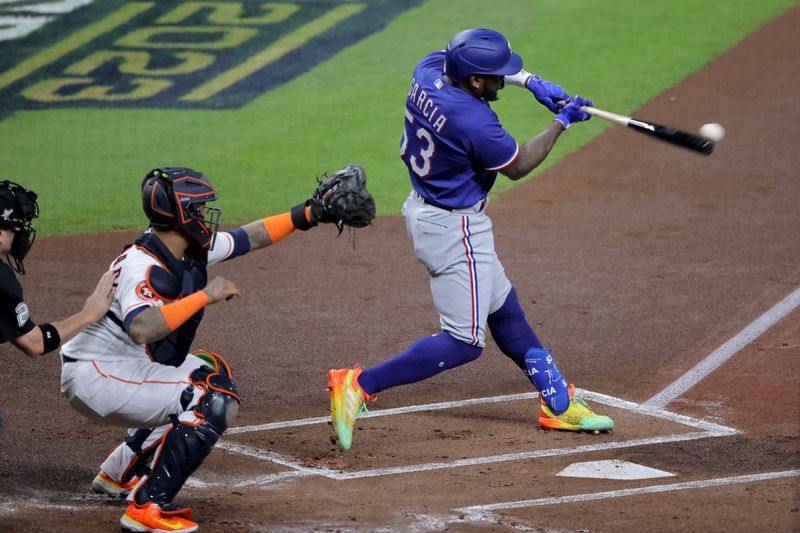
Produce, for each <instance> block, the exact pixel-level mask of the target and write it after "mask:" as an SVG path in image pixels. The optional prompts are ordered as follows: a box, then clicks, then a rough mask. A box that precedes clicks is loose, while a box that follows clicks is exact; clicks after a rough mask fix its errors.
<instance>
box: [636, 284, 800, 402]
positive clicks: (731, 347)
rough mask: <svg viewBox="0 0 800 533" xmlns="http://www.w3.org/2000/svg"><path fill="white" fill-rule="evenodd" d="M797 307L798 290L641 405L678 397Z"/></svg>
mask: <svg viewBox="0 0 800 533" xmlns="http://www.w3.org/2000/svg"><path fill="white" fill-rule="evenodd" d="M798 305H800V288H797V289H795V290H794V291H793V292H792V293H791V294H789V296H787V297H786V298H784V299H783V300H781V301H780V302H778V303H777V304H775V305H774V306H772V308H771V309H769V310H768V311H767V312H765V313H764V314H763V315H761V316H760V317H758V318H757V319H755V320H754V321H753V322H751V323H750V324H749V325H748V326H747V327H745V328H744V329H743V330H741V331H740V332H739V333H738V334H736V335H735V336H734V337H732V338H731V339H729V340H728V341H727V342H725V343H724V344H723V345H722V346H720V347H719V348H717V349H716V350H714V351H713V352H711V353H710V354H708V355H707V356H706V357H705V359H703V360H702V361H700V362H699V363H697V364H696V365H695V366H694V367H692V368H691V369H690V370H689V371H688V372H686V373H685V374H684V375H682V376H681V377H680V378H678V379H677V380H675V381H673V382H672V383H671V384H670V385H669V386H667V387H666V388H665V389H664V390H662V391H661V392H659V393H658V394H656V395H655V396H653V397H652V398H650V399H649V400H647V401H646V402H644V403H645V405H652V406H655V407H664V406H665V405H667V404H668V403H670V402H671V401H672V400H674V399H676V398H678V397H679V396H681V395H682V394H683V393H684V392H686V391H687V390H689V389H691V388H692V387H694V386H695V385H696V384H697V383H698V382H700V381H701V380H703V379H704V378H705V377H706V376H708V375H709V374H711V373H712V372H713V371H714V370H716V369H717V368H718V367H719V366H720V365H722V364H723V363H724V362H725V361H727V360H728V359H730V358H731V357H733V356H734V355H735V354H736V353H737V352H739V351H740V350H741V349H742V348H744V347H745V346H747V345H748V344H750V343H751V342H753V341H754V340H755V339H757V338H758V337H760V336H761V335H762V334H763V333H764V332H766V331H767V330H768V329H769V328H771V327H772V326H774V325H775V324H777V323H778V322H779V321H780V320H781V319H782V318H783V317H785V316H786V315H788V314H789V313H791V312H792V311H794V310H795V309H796V308H797V306H798Z"/></svg>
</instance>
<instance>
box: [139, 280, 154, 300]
mask: <svg viewBox="0 0 800 533" xmlns="http://www.w3.org/2000/svg"><path fill="white" fill-rule="evenodd" d="M136 297H137V298H139V299H140V300H144V301H145V302H154V301H156V300H158V296H156V295H155V293H154V292H153V291H151V290H150V287H148V286H147V282H146V281H142V282H141V283H139V284H138V285H137V286H136Z"/></svg>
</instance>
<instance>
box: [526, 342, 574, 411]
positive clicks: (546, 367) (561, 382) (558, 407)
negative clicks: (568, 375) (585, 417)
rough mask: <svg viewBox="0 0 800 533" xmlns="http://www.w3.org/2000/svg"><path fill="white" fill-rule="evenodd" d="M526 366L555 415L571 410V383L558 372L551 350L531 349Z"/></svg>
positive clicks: (543, 398) (527, 354) (527, 355)
mask: <svg viewBox="0 0 800 533" xmlns="http://www.w3.org/2000/svg"><path fill="white" fill-rule="evenodd" d="M525 366H526V367H527V369H528V370H527V374H528V376H529V377H530V378H531V381H532V382H533V384H534V386H535V387H536V389H537V390H538V391H539V393H540V394H541V395H542V400H544V402H545V404H547V407H549V408H550V410H551V411H552V412H553V413H554V414H557V415H558V414H561V413H563V412H564V411H566V410H567V409H568V408H569V402H570V399H569V392H568V389H569V383H567V380H566V379H565V378H564V376H562V375H561V372H559V371H558V367H557V366H556V363H555V361H553V356H552V355H550V350H547V349H545V348H531V349H529V350H528V351H527V352H525Z"/></svg>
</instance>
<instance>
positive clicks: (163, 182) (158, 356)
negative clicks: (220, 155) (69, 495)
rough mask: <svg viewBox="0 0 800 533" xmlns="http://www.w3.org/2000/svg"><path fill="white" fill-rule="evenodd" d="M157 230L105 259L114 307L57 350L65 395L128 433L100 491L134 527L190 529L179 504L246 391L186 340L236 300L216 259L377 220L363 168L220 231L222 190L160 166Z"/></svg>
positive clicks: (153, 177) (152, 215)
mask: <svg viewBox="0 0 800 533" xmlns="http://www.w3.org/2000/svg"><path fill="white" fill-rule="evenodd" d="M141 193H142V202H143V208H144V212H145V215H146V216H147V218H148V219H149V221H150V228H149V229H148V230H147V231H145V232H144V233H143V234H142V235H141V236H140V237H139V238H138V239H136V241H135V242H134V243H133V244H132V245H131V246H129V247H128V248H126V249H125V250H124V251H123V252H122V254H121V255H119V256H118V257H117V258H116V259H115V260H114V261H113V262H112V263H111V265H110V267H109V270H111V271H113V272H114V273H116V274H117V280H118V281H117V283H118V285H117V289H116V293H115V295H114V300H113V302H112V304H111V308H110V310H109V312H108V313H107V314H106V315H105V316H104V317H103V318H102V319H101V320H99V321H97V322H95V323H94V324H92V325H90V326H89V327H88V328H87V329H86V330H85V331H84V332H83V333H81V334H79V335H78V336H77V337H75V338H74V339H73V340H72V341H70V342H68V343H67V344H65V345H64V346H63V347H62V350H61V356H62V360H63V366H62V374H61V391H62V392H63V394H64V396H65V397H66V398H67V401H68V402H69V404H70V405H71V406H72V407H73V408H74V409H75V410H77V411H78V412H79V413H81V414H82V415H84V416H86V417H88V418H90V419H92V420H95V421H99V422H102V423H106V424H112V425H119V426H124V427H127V428H129V429H128V434H127V438H126V439H125V440H124V441H123V442H122V443H120V444H119V445H118V446H117V447H116V448H115V449H114V450H113V451H112V452H111V453H110V454H109V455H108V457H107V458H106V459H105V461H103V463H102V465H101V467H100V471H99V473H98V474H97V476H96V477H95V478H94V480H93V482H92V487H93V489H94V490H95V491H97V492H100V493H105V494H108V495H110V496H118V497H125V496H127V497H128V500H129V501H130V504H129V506H128V508H127V510H126V511H125V513H124V514H123V516H122V518H121V520H120V523H121V524H122V527H123V528H124V529H127V530H130V531H165V530H168V531H177V532H186V531H195V530H196V529H197V527H198V526H197V524H196V523H195V522H193V521H192V520H191V519H190V517H191V509H189V508H180V507H176V506H174V505H172V500H173V498H174V497H175V495H176V494H177V493H178V491H179V490H180V489H181V487H182V486H183V484H184V482H185V481H186V479H187V478H188V477H189V476H190V475H191V474H192V473H193V472H194V471H195V470H196V469H197V467H199V466H200V464H201V463H202V462H203V460H204V459H205V458H206V456H208V454H209V453H210V452H211V449H212V448H213V447H214V445H215V443H216V442H217V440H218V439H219V437H220V435H222V433H223V432H224V431H225V430H226V429H227V428H228V426H229V425H230V424H231V421H232V420H233V418H234V417H235V415H236V413H237V411H238V407H239V402H240V396H239V392H238V391H237V389H236V385H235V383H234V381H233V374H232V371H231V367H230V365H229V364H228V362H227V361H226V360H225V359H224V358H223V357H222V356H220V355H218V354H216V353H213V352H210V351H202V350H200V351H192V352H190V346H191V344H192V341H193V339H194V336H195V332H196V331H197V328H198V326H199V325H200V322H201V320H202V318H203V310H204V308H205V307H206V306H207V305H212V304H215V303H218V302H223V301H225V300H229V299H231V298H233V297H234V296H239V295H240V294H239V290H238V289H237V288H236V286H235V285H234V284H233V283H232V282H230V281H228V280H226V279H223V278H221V277H216V278H214V279H212V280H211V281H210V282H207V279H208V278H207V273H206V268H207V267H208V266H209V265H213V264H215V263H219V262H221V261H226V260H230V259H233V258H235V257H238V256H240V255H244V254H246V253H248V252H250V251H253V250H256V249H259V248H263V247H265V246H269V245H271V244H275V243H276V242H278V241H280V240H281V239H283V238H285V237H286V236H287V235H289V234H290V233H292V232H293V231H294V230H296V229H299V230H308V229H309V228H312V227H314V226H316V225H317V224H318V223H331V224H336V225H337V226H338V227H339V228H340V231H341V228H342V227H343V226H345V225H348V226H353V227H363V226H366V225H368V224H369V223H370V221H371V220H372V218H373V217H374V216H375V203H374V201H373V199H372V196H371V195H370V194H369V193H368V192H367V190H366V176H365V174H364V170H363V169H362V168H361V167H358V166H355V165H351V166H348V167H346V168H344V169H342V170H340V171H338V172H336V173H334V174H333V175H332V176H330V177H327V179H325V180H324V181H321V182H320V183H319V185H318V187H317V189H316V191H315V192H314V194H313V195H312V197H311V198H310V199H308V200H307V201H306V202H304V203H302V204H299V205H297V206H295V207H293V208H292V209H291V210H290V211H289V212H286V213H282V214H279V215H274V216H269V217H267V218H264V219H262V220H256V221H254V222H251V223H249V224H247V225H245V226H242V227H239V228H237V229H235V230H233V231H229V232H218V231H217V228H218V227H219V220H220V210H219V209H217V208H214V207H211V206H209V205H208V204H209V203H210V202H213V201H214V200H216V199H217V191H216V190H215V189H214V187H213V186H212V185H211V182H210V181H209V180H208V178H206V177H205V176H204V175H203V174H201V173H200V172H197V171H194V170H192V169H190V168H172V167H170V168H157V169H155V170H152V171H151V172H149V173H148V174H147V176H145V178H144V180H143V181H142V185H141Z"/></svg>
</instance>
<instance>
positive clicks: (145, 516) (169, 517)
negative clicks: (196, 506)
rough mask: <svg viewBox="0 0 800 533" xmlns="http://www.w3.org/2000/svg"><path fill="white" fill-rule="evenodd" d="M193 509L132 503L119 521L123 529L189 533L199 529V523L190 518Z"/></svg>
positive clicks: (158, 532)
mask: <svg viewBox="0 0 800 533" xmlns="http://www.w3.org/2000/svg"><path fill="white" fill-rule="evenodd" d="M191 516H192V510H191V509H189V508H184V509H175V510H165V509H162V508H161V507H159V506H158V505H157V504H155V503H146V504H144V505H137V504H136V502H133V503H131V504H130V505H129V506H128V509H127V510H126V511H125V514H124V515H122V518H120V520H119V523H120V525H122V529H125V530H127V531H136V532H138V533H148V532H149V533H166V532H168V531H170V532H177V533H189V532H190V531H197V527H198V526H197V524H196V523H195V522H192V521H191V520H189V518H190V517H191Z"/></svg>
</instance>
